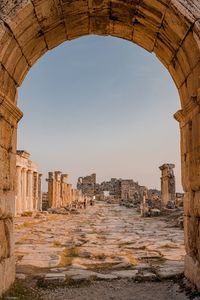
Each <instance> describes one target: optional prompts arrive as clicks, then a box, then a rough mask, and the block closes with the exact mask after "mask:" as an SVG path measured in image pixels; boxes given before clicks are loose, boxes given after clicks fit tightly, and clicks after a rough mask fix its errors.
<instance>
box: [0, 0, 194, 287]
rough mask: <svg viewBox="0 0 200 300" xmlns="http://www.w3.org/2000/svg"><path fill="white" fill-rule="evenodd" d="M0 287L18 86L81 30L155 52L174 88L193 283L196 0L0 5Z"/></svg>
mask: <svg viewBox="0 0 200 300" xmlns="http://www.w3.org/2000/svg"><path fill="white" fill-rule="evenodd" d="M0 8H1V35H0V38H1V44H2V47H1V52H0V57H1V73H0V80H1V90H0V95H1V106H0V109H1V115H2V118H1V136H2V139H1V156H2V160H1V170H2V171H1V185H0V187H1V195H2V197H1V226H2V237H1V238H2V244H3V245H5V247H4V250H3V253H2V254H1V257H2V263H1V271H0V272H1V274H2V277H3V281H2V283H1V288H0V290H1V291H4V290H6V289H7V287H8V286H9V284H10V283H11V282H12V281H13V280H14V255H13V234H12V232H13V231H12V216H13V207H14V195H15V172H14V170H15V150H16V129H17V122H18V121H19V119H20V117H21V116H22V115H21V112H20V111H19V109H18V108H17V106H16V101H17V87H18V86H20V85H21V84H22V81H23V79H24V77H25V75H26V74H27V72H28V70H29V69H30V68H31V66H32V65H33V64H34V63H35V62H36V60H37V59H39V58H40V57H41V56H42V55H43V54H44V53H45V52H46V51H48V50H50V49H52V48H53V47H56V46H58V45H59V44H60V43H62V42H63V41H65V40H71V39H74V38H77V37H79V36H83V35H87V34H91V33H94V34H98V35H112V36H118V37H121V38H124V39H127V40H130V41H132V42H135V43H136V44H138V45H140V46H142V47H143V48H145V49H146V50H148V51H150V52H154V53H155V54H156V56H157V57H158V58H159V59H160V60H161V62H162V63H163V64H164V65H165V66H166V68H167V69H168V70H169V72H170V74H171V76H172V77H173V79H174V81H175V83H176V86H177V89H178V91H179V95H180V100H181V108H182V110H180V111H179V112H178V113H176V115H175V117H176V119H177V120H178V121H179V122H180V128H181V159H182V184H183V189H184V191H185V192H186V194H185V241H186V252H187V255H186V259H185V274H186V276H187V277H188V278H189V279H190V280H191V281H192V282H194V283H195V284H196V285H197V286H198V287H199V282H200V280H199V269H200V267H199V247H198V245H199V234H198V232H199V221H198V220H199V190H200V184H199V182H200V180H199V178H200V172H199V168H200V166H199V57H200V51H199V3H198V2H197V1H193V2H192V3H191V2H190V1H176V0H174V1H168V0H166V1H154V2H153V3H152V2H151V1H148V0H144V1H131V2H130V3H127V2H126V1H116V2H115V1H75V2H74V1H73V2H72V1H61V2H60V1H49V0H47V1H42V2H38V1H31V2H26V1H23V0H21V1H18V2H17V3H16V2H12V3H9V5H7V2H6V1H3V2H2V3H1V7H0Z"/></svg>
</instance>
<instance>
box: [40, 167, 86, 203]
mask: <svg viewBox="0 0 200 300" xmlns="http://www.w3.org/2000/svg"><path fill="white" fill-rule="evenodd" d="M67 179H68V175H67V174H62V172H60V171H55V172H49V177H48V179H47V182H48V193H47V195H46V197H45V201H47V200H46V198H48V208H60V207H65V206H70V205H72V203H79V202H81V203H82V202H84V196H83V195H82V192H81V191H80V190H75V189H73V188H72V185H71V184H69V183H68V182H67Z"/></svg>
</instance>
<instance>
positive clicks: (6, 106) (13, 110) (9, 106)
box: [0, 98, 23, 124]
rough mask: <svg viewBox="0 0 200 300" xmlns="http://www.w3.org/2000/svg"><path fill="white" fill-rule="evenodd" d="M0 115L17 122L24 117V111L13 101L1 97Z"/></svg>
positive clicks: (9, 120)
mask: <svg viewBox="0 0 200 300" xmlns="http://www.w3.org/2000/svg"><path fill="white" fill-rule="evenodd" d="M0 117H3V118H4V119H5V120H7V121H8V122H11V123H14V124H17V123H18V122H19V121H20V119H21V118H22V117H23V113H22V111H21V110H20V109H19V108H18V107H17V106H16V105H14V104H13V103H12V102H11V101H9V100H5V99H2V98H0Z"/></svg>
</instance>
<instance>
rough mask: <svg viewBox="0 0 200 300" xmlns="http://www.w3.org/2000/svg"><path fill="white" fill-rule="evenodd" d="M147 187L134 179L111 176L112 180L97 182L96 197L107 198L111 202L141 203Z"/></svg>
mask: <svg viewBox="0 0 200 300" xmlns="http://www.w3.org/2000/svg"><path fill="white" fill-rule="evenodd" d="M146 189H147V188H146V187H144V186H141V185H139V184H138V182H135V181H134V180H133V179H122V178H119V179H117V178H111V180H110V181H103V182H101V183H99V184H96V198H97V199H99V200H105V195H106V199H107V200H109V201H111V202H116V203H119V202H120V201H121V202H124V203H135V204H137V203H140V202H141V201H142V197H143V192H144V190H146Z"/></svg>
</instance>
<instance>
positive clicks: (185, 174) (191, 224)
mask: <svg viewBox="0 0 200 300" xmlns="http://www.w3.org/2000/svg"><path fill="white" fill-rule="evenodd" d="M192 100H193V101H190V102H189V104H188V105H187V106H186V107H185V108H184V109H183V110H180V111H178V112H177V113H176V114H175V119H176V120H177V121H179V125H180V132H181V168H182V185H183V189H184V192H185V195H184V233H185V247H186V256H185V276H186V277H187V278H188V279H189V280H190V281H192V282H193V283H194V284H195V285H196V286H197V288H198V289H200V93H199V97H197V98H194V99H192Z"/></svg>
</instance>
